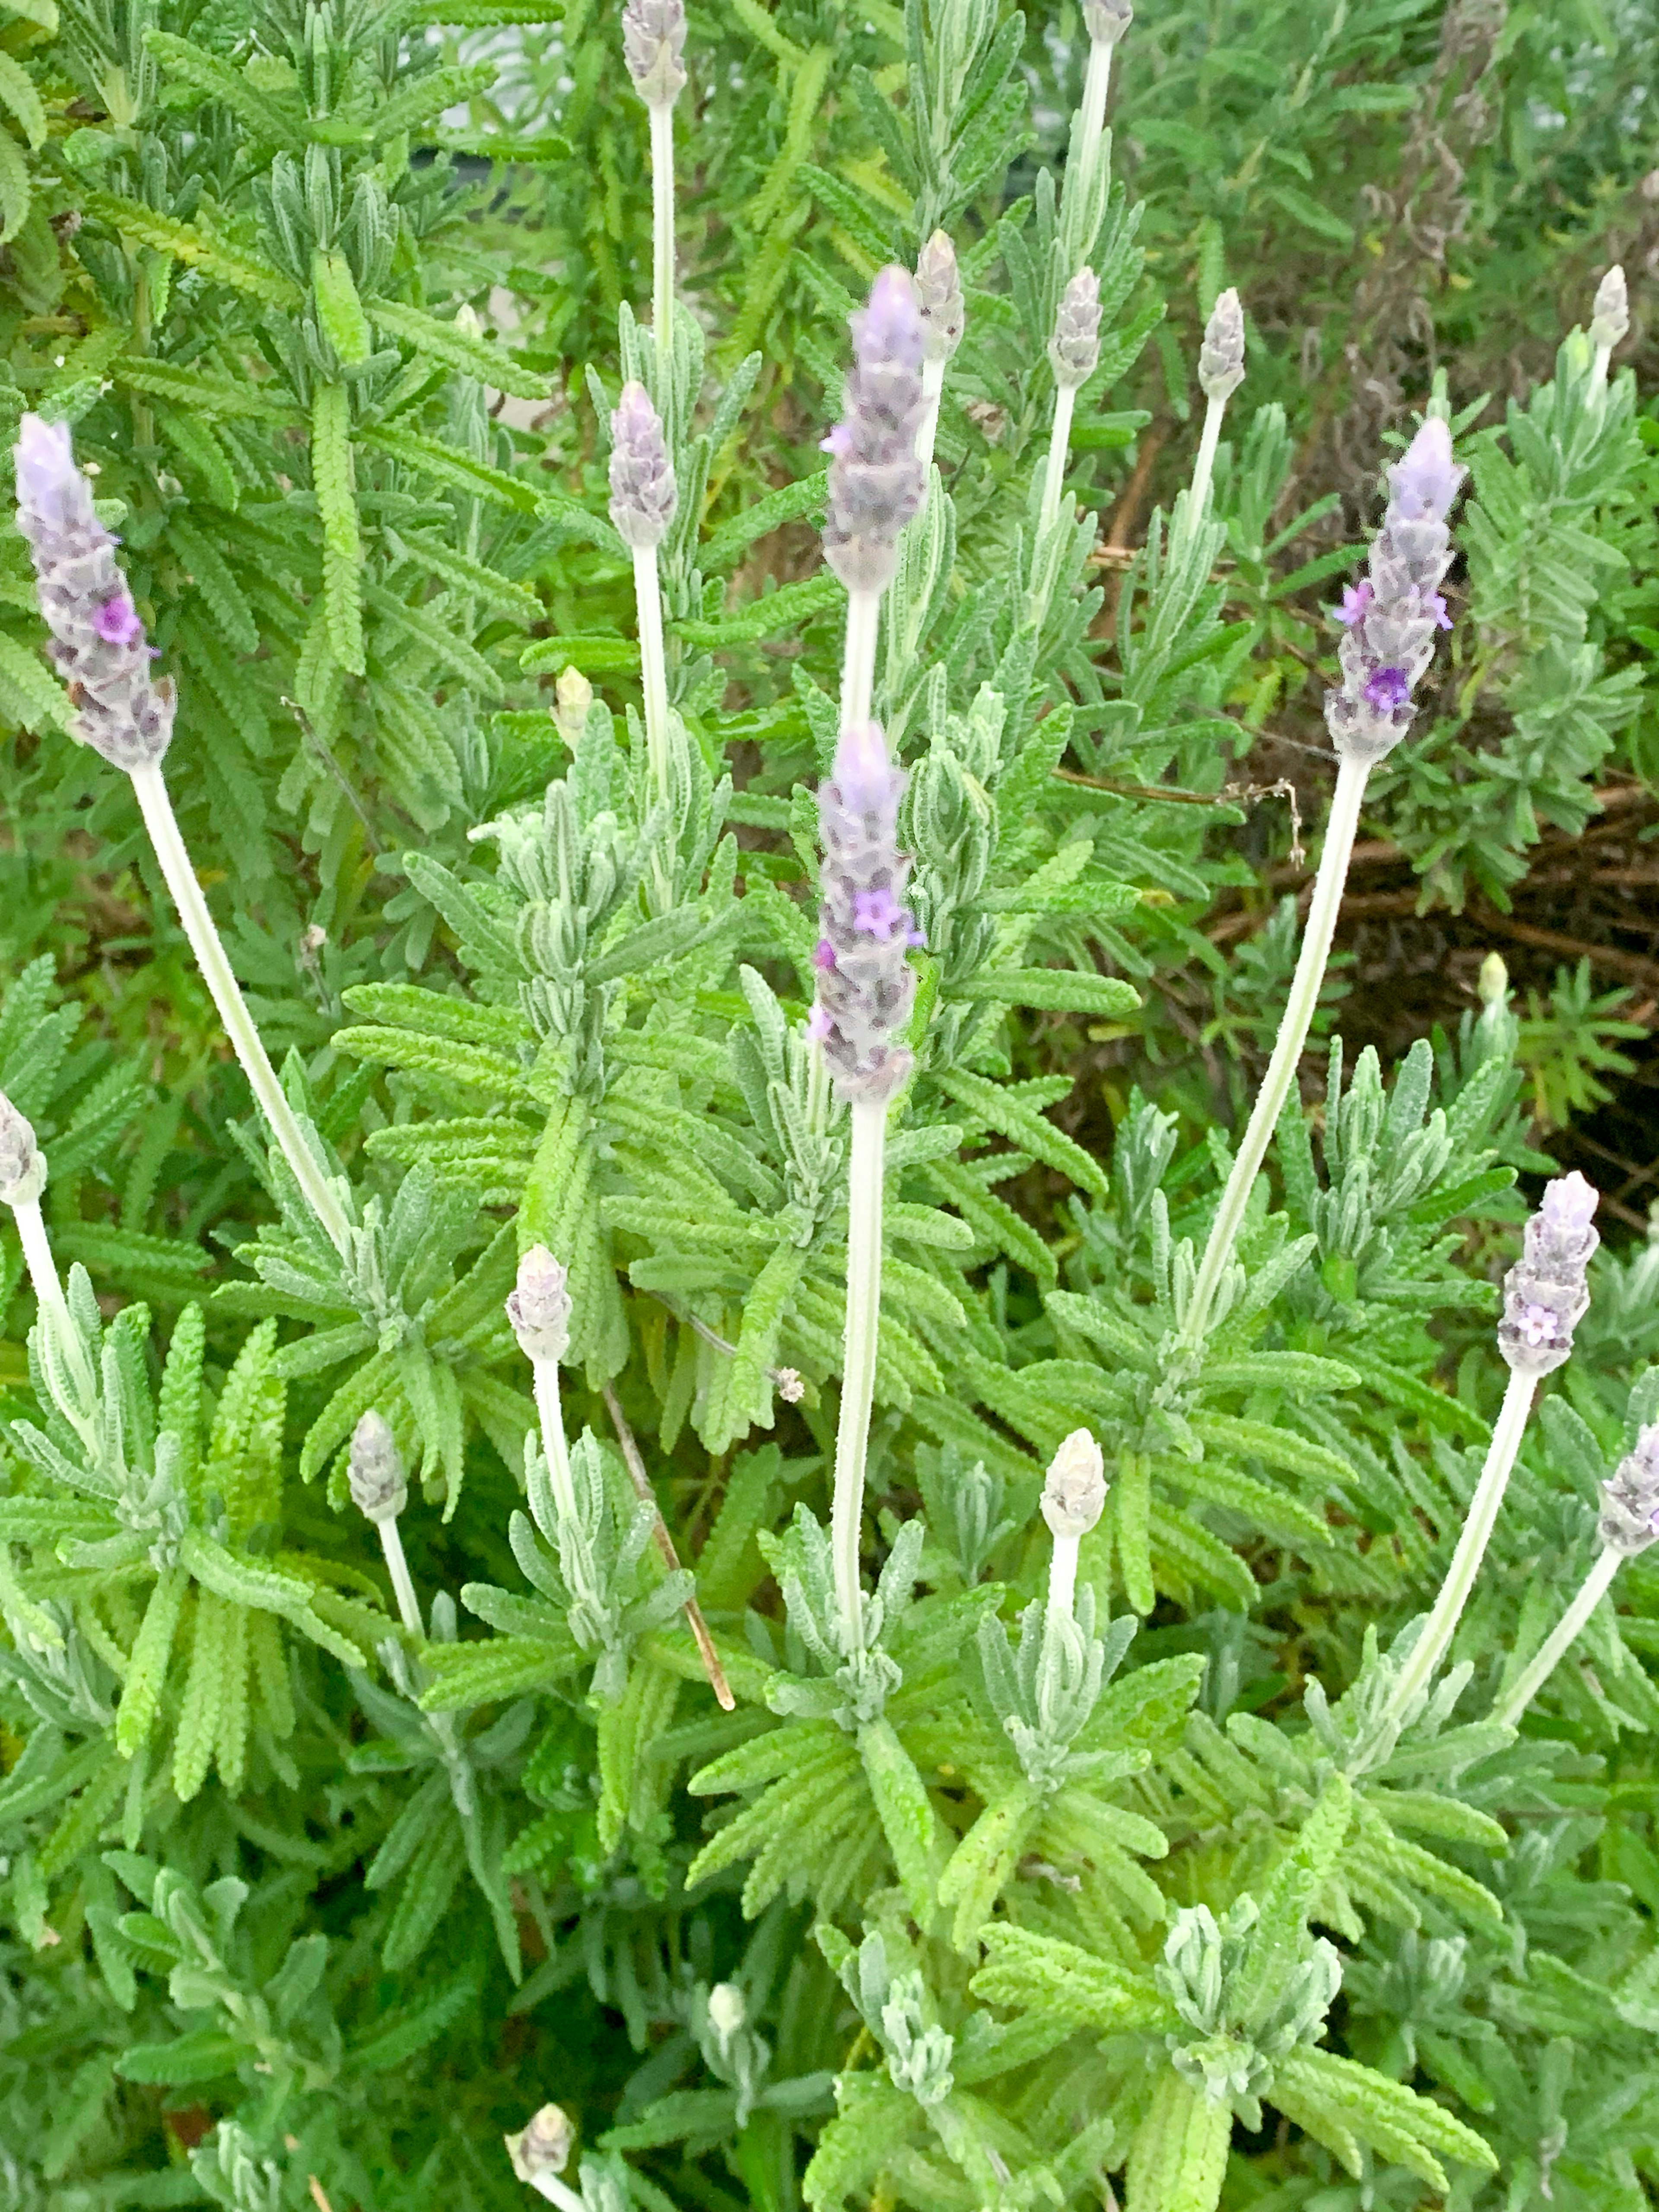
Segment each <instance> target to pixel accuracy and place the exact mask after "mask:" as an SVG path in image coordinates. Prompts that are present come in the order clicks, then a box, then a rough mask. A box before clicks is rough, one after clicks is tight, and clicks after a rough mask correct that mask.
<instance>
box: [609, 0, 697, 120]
mask: <svg viewBox="0 0 1659 2212" xmlns="http://www.w3.org/2000/svg"><path fill="white" fill-rule="evenodd" d="M684 52H685V0H628V4H627V5H626V6H625V7H624V8H623V60H624V61H625V62H626V63H627V64H628V74H629V76H631V77H632V78H633V80H634V89H635V92H637V93H638V94H639V95H640V98H641V100H644V101H645V103H646V105H647V106H650V107H665V106H671V105H672V104H673V102H674V101H675V100H677V99H678V96H679V94H680V93H681V91H682V90H683V88H684V84H685V65H684V63H683V62H682V60H681V58H680V57H681V55H682V54H683V53H684Z"/></svg>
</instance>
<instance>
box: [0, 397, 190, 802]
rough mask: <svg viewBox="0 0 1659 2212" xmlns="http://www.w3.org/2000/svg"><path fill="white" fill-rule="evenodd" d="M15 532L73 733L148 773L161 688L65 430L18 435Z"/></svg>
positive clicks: (37, 422)
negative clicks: (24, 545)
mask: <svg viewBox="0 0 1659 2212" xmlns="http://www.w3.org/2000/svg"><path fill="white" fill-rule="evenodd" d="M16 461H17V526H18V528H19V529H20V530H21V532H22V533H23V535H24V537H25V538H27V540H28V542H29V550H30V552H31V553H32V554H33V558H34V573H35V578H36V583H37V589H38V591H39V594H40V612H41V614H42V615H43V616H44V617H45V618H46V627H47V629H50V630H51V632H52V647H51V653H52V659H53V660H54V661H55V662H56V664H57V665H58V672H59V673H60V674H61V675H62V676H63V678H64V680H65V682H66V683H67V684H68V685H69V691H70V701H71V702H72V703H73V705H74V707H75V709H76V719H75V733H76V736H77V737H78V738H82V740H83V741H84V742H85V743H86V744H89V745H90V746H91V747H92V749H93V750H94V752H97V753H100V754H102V756H103V757H104V758H105V759H106V761H108V762H109V763H110V764H111V766H112V768H118V769H125V770H126V771H127V772H128V774H129V775H131V772H132V771H133V769H140V768H149V767H153V766H154V765H155V763H156V762H157V761H159V760H160V759H161V756H162V754H163V753H164V752H166V750H167V743H168V740H169V739H170V738H171V737H172V735H173V704H174V702H173V686H172V684H169V683H167V682H163V683H161V684H152V683H151V682H150V678H149V671H150V649H149V641H148V639H147V638H146V637H145V635H144V625H143V623H142V622H141V621H140V619H139V617H138V611H137V608H136V607H135V606H134V605H133V604H132V594H131V592H130V591H129V590H128V588H127V580H126V578H125V576H124V575H123V574H122V573H121V571H120V568H118V565H117V563H116V559H115V540H114V538H112V537H111V535H110V533H109V532H108V531H107V530H106V529H105V527H104V526H103V524H102V523H101V522H100V521H99V520H98V517H97V514H96V513H94V508H93V504H92V494H91V492H90V491H89V490H88V488H87V480H86V478H85V477H83V476H82V473H81V471H80V470H79V469H77V468H76V465H75V450H74V447H73V446H72V445H71V443H70V433H69V426H68V424H67V423H65V422H43V421H42V420H41V418H40V416H38V415H25V416H24V417H23V419H22V421H21V423H20V424H19V426H18V433H17V447H16Z"/></svg>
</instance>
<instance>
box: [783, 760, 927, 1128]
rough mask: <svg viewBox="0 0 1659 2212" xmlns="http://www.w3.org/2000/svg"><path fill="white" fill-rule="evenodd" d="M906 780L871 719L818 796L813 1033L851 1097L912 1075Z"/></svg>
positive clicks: (889, 1087)
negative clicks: (901, 814)
mask: <svg viewBox="0 0 1659 2212" xmlns="http://www.w3.org/2000/svg"><path fill="white" fill-rule="evenodd" d="M904 783H905V778H904V774H903V771H902V769H897V768H896V767H894V765H893V763H891V762H890V760H889V759H888V757H887V744H886V740H885V739H884V737H883V736H882V733H881V731H880V730H879V728H878V726H876V724H875V723H873V722H866V723H861V724H855V725H854V726H853V727H852V728H851V729H848V730H845V731H843V732H842V738H841V742H840V744H838V745H837V746H836V758H835V763H834V766H833V769H832V772H831V775H830V780H829V782H828V783H825V784H823V785H821V786H820V787H819V790H818V826H819V830H820V833H821V834H822V836H823V871H822V873H821V877H820V882H821V884H822V889H823V906H822V908H820V911H819V927H821V929H822V930H823V936H822V937H821V938H820V939H819V942H818V950H817V953H816V954H815V956H814V965H815V966H816V967H817V970H818V989H817V1006H815V1007H814V1009H813V1018H812V1023H811V1027H810V1029H809V1031H808V1034H809V1035H810V1036H812V1037H813V1038H814V1040H815V1042H817V1043H819V1044H821V1045H822V1046H823V1053H824V1057H825V1059H826V1060H828V1061H829V1068H830V1073H832V1074H833V1075H834V1077H835V1079H836V1089H837V1090H838V1091H840V1092H841V1094H842V1097H843V1098H848V1099H871V1100H876V1101H882V1100H885V1099H888V1098H890V1097H892V1096H893V1093H894V1092H895V1091H896V1090H897V1089H898V1087H899V1085H901V1084H902V1082H903V1080H904V1079H905V1077H906V1076H907V1075H908V1073H909V1070H910V1054H909V1053H908V1050H907V1049H906V1048H905V1047H904V1046H903V1045H902V1044H900V1043H898V1042H896V1032H897V1031H898V1030H901V1029H902V1027H903V1025H904V1024H905V1022H906V1021H907V1020H908V1018H909V1012H910V1002H911V1000H912V999H913V998H914V997H915V987H916V979H915V972H914V970H913V969H911V966H910V963H909V962H908V959H907V958H906V957H905V954H906V951H907V950H908V946H909V945H910V943H911V942H912V941H913V939H914V934H915V925H914V923H913V921H912V920H911V917H910V915H909V912H908V908H905V907H904V906H902V904H901V903H900V898H901V894H902V891H903V890H904V886H905V884H906V883H907V881H908V878H909V874H910V856H909V854H908V853H901V852H900V851H899V850H898V848H897V836H898V808H899V800H900V799H901V798H902V796H903V793H904ZM826 949H827V950H828V952H829V959H828V960H827V961H826V960H825V959H824V958H823V954H824V951H825V950H826Z"/></svg>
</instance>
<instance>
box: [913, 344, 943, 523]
mask: <svg viewBox="0 0 1659 2212" xmlns="http://www.w3.org/2000/svg"><path fill="white" fill-rule="evenodd" d="M944 391H945V363H944V362H942V361H925V362H923V363H922V364H921V404H922V406H923V408H924V410H926V411H925V412H924V413H923V416H922V418H921V429H919V430H918V431H917V433H916V459H918V460H919V461H920V462H921V472H922V477H923V484H922V499H923V501H924V503H925V502H926V500H927V493H928V491H929V489H931V488H932V484H933V443H934V441H935V440H936V439H937V437H938V436H939V400H940V398H941V397H942V396H943V393H944ZM920 519H921V518H920V517H918V518H917V520H920Z"/></svg>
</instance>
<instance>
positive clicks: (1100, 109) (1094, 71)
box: [1073, 40, 1112, 191]
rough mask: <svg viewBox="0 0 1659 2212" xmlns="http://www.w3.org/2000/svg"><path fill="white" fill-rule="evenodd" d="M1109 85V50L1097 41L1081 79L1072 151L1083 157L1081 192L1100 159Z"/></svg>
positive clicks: (1089, 180)
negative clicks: (1080, 102) (1076, 133)
mask: <svg viewBox="0 0 1659 2212" xmlns="http://www.w3.org/2000/svg"><path fill="white" fill-rule="evenodd" d="M1111 82H1112V49H1111V47H1110V46H1109V45H1108V44H1106V43H1105V42H1104V41H1103V40H1094V41H1093V42H1092V43H1091V46H1090V48H1089V66H1088V69H1087V70H1085V74H1084V78H1083V106H1082V109H1081V111H1080V112H1081V115H1082V123H1081V126H1080V130H1079V140H1078V143H1077V144H1076V145H1075V146H1074V148H1073V158H1075V157H1076V156H1078V155H1081V157H1082V161H1083V179H1082V185H1081V189H1082V190H1083V191H1087V190H1088V189H1089V185H1090V183H1091V180H1092V179H1093V176H1094V167H1095V163H1096V162H1097V161H1098V160H1099V159H1100V140H1101V134H1102V133H1103V131H1104V130H1105V128H1106V94H1107V92H1108V90H1109V88H1110V85H1111Z"/></svg>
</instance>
